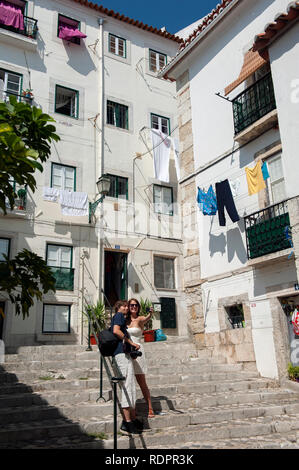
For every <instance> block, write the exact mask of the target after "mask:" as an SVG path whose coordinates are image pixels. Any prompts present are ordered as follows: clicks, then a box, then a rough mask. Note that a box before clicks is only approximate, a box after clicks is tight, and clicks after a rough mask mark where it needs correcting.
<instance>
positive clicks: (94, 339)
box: [90, 335, 97, 346]
mask: <svg viewBox="0 0 299 470" xmlns="http://www.w3.org/2000/svg"><path fill="white" fill-rule="evenodd" d="M90 344H91V345H92V346H96V344H97V340H96V338H95V336H94V335H90Z"/></svg>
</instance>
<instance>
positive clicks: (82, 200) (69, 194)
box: [60, 191, 88, 217]
mask: <svg viewBox="0 0 299 470" xmlns="http://www.w3.org/2000/svg"><path fill="white" fill-rule="evenodd" d="M60 204H61V212H62V214H63V215H69V216H73V217H83V216H85V215H88V196H87V193H78V192H74V191H61V192H60Z"/></svg>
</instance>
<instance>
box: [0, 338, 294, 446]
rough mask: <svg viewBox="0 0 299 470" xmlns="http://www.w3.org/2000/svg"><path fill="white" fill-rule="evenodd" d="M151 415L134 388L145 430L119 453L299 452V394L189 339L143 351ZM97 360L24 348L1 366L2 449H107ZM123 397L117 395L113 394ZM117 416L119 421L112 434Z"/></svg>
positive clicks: (79, 350)
mask: <svg viewBox="0 0 299 470" xmlns="http://www.w3.org/2000/svg"><path fill="white" fill-rule="evenodd" d="M144 347H145V351H146V357H147V362H148V365H149V371H148V375H147V383H148V385H149V387H150V390H151V395H152V401H153V406H154V409H155V411H156V412H157V413H159V414H158V415H157V416H156V417H155V418H153V419H147V418H146V414H147V413H146V412H147V409H146V406H145V403H144V401H143V398H142V395H141V392H140V390H139V388H138V386H137V387H136V389H137V397H138V400H137V411H138V415H139V416H142V419H143V422H144V425H145V432H143V433H142V434H141V435H140V436H139V435H138V436H136V435H135V436H130V437H127V436H122V435H118V448H119V449H128V448H141V449H142V448H148V449H167V448H169V449H185V448H186V449H192V448H194V449H195V448H200V449H204V448H215V449H222V448H230V449H233V448H296V449H298V448H299V391H298V392H296V391H293V390H288V389H282V388H281V387H280V386H279V384H278V382H276V381H273V380H270V379H266V378H261V377H260V376H259V374H258V373H257V372H256V371H255V370H244V368H243V366H242V365H241V364H227V363H224V361H223V360H222V358H217V357H210V356H209V352H208V351H207V350H205V351H197V350H196V349H195V347H194V346H193V345H192V344H190V342H189V341H188V340H187V338H168V340H167V341H164V342H160V343H145V344H144ZM99 363H100V360H99V353H98V352H97V348H96V347H94V348H93V351H86V347H84V346H39V347H21V348H19V350H18V354H7V355H6V356H5V363H4V364H0V449H8V448H11V449H17V448H26V449H27V448H28V449H29V448H42V449H46V448H55V449H59V448H61V449H67V448H82V449H83V448H95V449H96V448H102V449H112V448H113V401H112V400H111V397H112V392H111V387H110V384H109V382H108V380H107V378H106V374H105V371H104V381H103V391H104V393H103V396H104V398H105V400H106V401H104V400H103V399H99V395H100V392H99ZM119 396H120V393H119ZM120 423H121V415H120V414H119V417H118V428H119V425H120Z"/></svg>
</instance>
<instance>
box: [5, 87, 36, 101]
mask: <svg viewBox="0 0 299 470" xmlns="http://www.w3.org/2000/svg"><path fill="white" fill-rule="evenodd" d="M10 96H15V98H16V100H17V101H22V102H23V103H28V104H32V101H33V95H32V94H31V95H28V94H25V93H23V94H21V95H18V94H17V93H13V92H11V91H1V90H0V101H4V102H5V103H9V97H10Z"/></svg>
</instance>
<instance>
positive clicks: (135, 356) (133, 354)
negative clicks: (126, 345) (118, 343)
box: [129, 351, 142, 359]
mask: <svg viewBox="0 0 299 470" xmlns="http://www.w3.org/2000/svg"><path fill="white" fill-rule="evenodd" d="M129 354H130V356H131V358H132V359H136V358H137V357H140V356H142V352H141V351H131V352H130V353H129Z"/></svg>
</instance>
